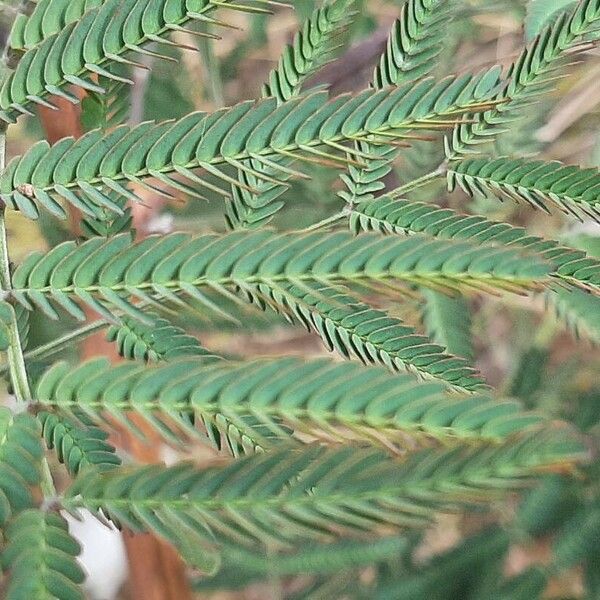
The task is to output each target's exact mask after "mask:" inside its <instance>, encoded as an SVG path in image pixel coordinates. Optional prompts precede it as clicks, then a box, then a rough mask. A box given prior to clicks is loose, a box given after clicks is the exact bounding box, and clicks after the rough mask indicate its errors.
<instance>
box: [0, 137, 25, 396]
mask: <svg viewBox="0 0 600 600" xmlns="http://www.w3.org/2000/svg"><path fill="white" fill-rule="evenodd" d="M5 157H6V129H5V127H1V126H0V172H3V171H4V166H5ZM4 212H5V207H4V206H2V207H1V208H0V288H1V290H2V294H3V296H4V297H6V296H9V295H10V293H11V290H12V282H11V274H10V258H9V256H8V239H7V236H6V221H5V216H4ZM6 306H7V313H8V320H7V321H5V323H6V333H7V341H8V347H7V348H6V351H7V357H8V367H9V372H10V379H11V383H12V387H13V390H14V394H15V396H16V398H17V400H20V401H21V402H26V401H28V400H31V390H30V388H29V378H28V376H27V368H26V366H25V360H24V358H23V348H22V346H21V335H20V332H19V323H18V321H17V315H16V314H15V311H14V309H13V308H12V307H11V306H9V305H6Z"/></svg>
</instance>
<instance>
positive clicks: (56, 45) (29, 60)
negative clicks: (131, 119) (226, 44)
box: [0, 0, 268, 122]
mask: <svg viewBox="0 0 600 600" xmlns="http://www.w3.org/2000/svg"><path fill="white" fill-rule="evenodd" d="M45 4H46V3H45ZM51 4H53V5H56V1H55V0H54V1H53V2H51ZM83 4H84V3H83V2H82V1H81V0H76V2H75V3H74V4H73V9H72V12H71V11H70V10H69V9H70V6H69V7H66V8H65V10H64V12H63V15H64V17H63V18H64V21H63V22H62V23H61V20H62V19H61V11H60V8H58V9H57V7H56V6H50V7H48V6H46V8H48V15H49V18H50V21H51V23H50V25H49V26H48V28H49V30H51V29H54V30H56V33H54V34H53V35H49V36H48V37H44V36H45V34H44V32H43V30H44V27H43V25H42V24H43V22H44V17H45V15H46V11H44V13H43V14H42V15H41V18H40V15H39V14H38V15H36V17H35V18H34V19H33V20H32V21H29V22H31V23H33V25H32V27H31V29H34V28H35V29H37V30H38V31H39V35H38V36H37V44H38V45H34V46H33V47H32V48H31V49H30V50H28V51H27V52H26V53H25V54H24V55H23V57H22V58H21V60H20V61H19V63H18V65H17V67H16V69H15V70H14V71H13V72H12V73H11V74H10V76H9V77H7V78H6V80H5V81H4V83H3V85H2V88H0V120H4V121H8V122H13V121H14V120H15V119H16V117H18V116H19V115H20V114H22V113H25V114H32V113H31V110H30V108H31V105H35V104H41V105H43V106H49V107H52V103H51V102H48V100H47V98H48V96H50V95H52V94H54V95H58V96H62V97H63V98H66V99H67V100H69V101H71V102H74V103H77V102H78V101H79V100H78V98H77V96H74V95H73V94H72V93H70V92H68V91H66V90H65V88H66V87H68V86H69V85H76V86H79V87H82V88H84V89H86V90H90V91H94V92H100V93H103V92H104V91H105V90H104V89H103V88H102V87H101V86H99V85H98V84H97V83H96V82H95V81H94V77H95V76H97V75H100V76H103V77H107V78H109V79H116V80H117V81H122V79H121V78H120V76H118V75H115V74H114V73H112V72H111V71H110V66H111V65H113V64H115V63H122V64H135V63H134V62H132V61H131V60H130V59H128V58H126V55H128V54H130V53H136V52H137V53H140V54H151V55H153V56H159V57H162V55H160V54H159V53H157V52H153V51H151V50H148V49H147V48H146V46H147V45H148V44H152V43H154V42H158V43H162V42H164V37H165V36H166V35H168V34H169V33H170V32H171V31H174V30H180V29H182V28H183V25H185V24H187V23H188V22H190V21H200V22H203V23H211V24H216V25H218V24H219V21H218V20H215V19H213V18H212V17H211V16H210V13H211V12H213V11H214V10H215V9H217V8H220V7H226V8H230V9H233V10H245V9H247V10H248V11H252V10H254V11H265V10H266V9H265V8H264V7H265V6H266V5H267V4H268V2H267V0H246V4H245V5H241V4H238V3H236V2H233V1H232V0H157V1H155V2H150V3H148V2H144V1H142V0H106V1H105V2H102V3H101V5H100V6H96V7H95V8H90V9H89V10H84V11H83V12H81V9H82V8H84V9H86V8H87V7H86V6H83ZM63 6H64V3H63ZM71 15H72V17H71ZM46 20H47V19H46ZM28 24H29V23H28ZM19 27H21V25H19ZM59 27H60V29H59ZM23 30H24V32H25V30H27V26H24V27H23ZM18 37H19V36H18V35H17V34H16V33H15V39H16V43H18ZM34 37H35V36H34ZM24 41H25V42H26V43H28V44H29V43H30V41H29V40H24ZM31 43H33V41H32V42H31Z"/></svg>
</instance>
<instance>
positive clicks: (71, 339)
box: [0, 320, 110, 375]
mask: <svg viewBox="0 0 600 600" xmlns="http://www.w3.org/2000/svg"><path fill="white" fill-rule="evenodd" d="M109 325H110V323H109V322H108V321H103V320H98V321H94V322H93V323H90V324H89V325H84V326H83V327H80V328H79V329H76V330H75V331H71V332H69V333H67V334H65V335H63V336H62V337H59V338H56V339H55V340H52V341H51V342H48V343H47V344H43V345H42V346H38V347H37V348H34V349H33V350H29V351H28V352H25V354H24V355H23V357H24V358H25V360H26V361H29V360H33V359H35V358H46V357H47V356H52V354H56V353H57V352H60V351H61V350H63V349H64V348H66V347H67V346H69V345H70V344H74V343H76V342H80V341H81V340H83V339H85V338H86V337H88V336H90V335H92V334H93V333H96V332H97V331H101V330H102V329H104V328H105V327H108V326H109ZM7 369H8V367H6V366H0V375H1V374H2V373H5V372H6V371H7Z"/></svg>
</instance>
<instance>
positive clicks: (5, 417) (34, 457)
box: [0, 407, 42, 525]
mask: <svg viewBox="0 0 600 600" xmlns="http://www.w3.org/2000/svg"><path fill="white" fill-rule="evenodd" d="M41 459H42V448H41V446H40V441H39V427H38V426H37V423H36V421H35V419H34V418H33V417H32V416H31V415H28V414H25V413H24V414H20V415H16V416H15V415H13V414H12V413H11V412H10V410H9V409H8V408H5V407H0V524H2V525H4V524H6V523H7V521H9V519H10V518H11V517H12V516H14V515H16V514H18V513H19V512H21V511H23V510H25V509H27V508H31V507H33V505H34V504H33V495H32V493H31V487H32V486H35V485H37V484H39V482H40V464H41Z"/></svg>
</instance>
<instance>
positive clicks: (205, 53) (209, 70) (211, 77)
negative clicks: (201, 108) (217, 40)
mask: <svg viewBox="0 0 600 600" xmlns="http://www.w3.org/2000/svg"><path fill="white" fill-rule="evenodd" d="M198 49H199V50H200V54H201V55H202V58H203V62H204V74H205V76H206V83H207V86H206V87H207V92H208V99H209V100H210V101H211V102H212V103H213V104H214V105H215V108H221V107H222V106H224V105H225V95H224V93H223V81H222V80H221V68H220V66H219V61H218V60H217V57H216V56H215V53H214V49H213V40H212V39H210V38H206V37H201V38H200V39H199V40H198Z"/></svg>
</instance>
